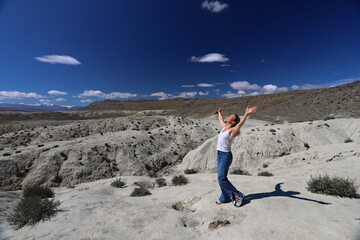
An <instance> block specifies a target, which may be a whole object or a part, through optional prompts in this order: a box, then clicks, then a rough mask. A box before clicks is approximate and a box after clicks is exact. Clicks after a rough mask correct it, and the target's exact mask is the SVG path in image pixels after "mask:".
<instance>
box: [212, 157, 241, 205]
mask: <svg viewBox="0 0 360 240" xmlns="http://www.w3.org/2000/svg"><path fill="white" fill-rule="evenodd" d="M217 152H218V155H217V165H218V174H217V179H218V182H219V185H220V189H221V196H220V198H219V200H220V201H221V202H231V201H234V200H235V196H234V193H235V194H236V195H238V196H243V193H242V192H240V191H239V190H237V189H236V188H235V187H234V186H233V185H232V184H231V182H230V181H229V179H228V178H227V175H228V171H229V167H230V165H231V163H232V159H233V156H232V153H231V152H222V151H219V150H218V151H217Z"/></svg>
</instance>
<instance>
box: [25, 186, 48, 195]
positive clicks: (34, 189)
mask: <svg viewBox="0 0 360 240" xmlns="http://www.w3.org/2000/svg"><path fill="white" fill-rule="evenodd" d="M23 196H24V197H25V198H27V197H40V198H51V197H54V191H53V190H52V189H51V188H49V187H43V186H29V187H25V188H24V190H23Z"/></svg>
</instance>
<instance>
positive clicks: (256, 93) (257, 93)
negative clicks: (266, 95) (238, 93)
mask: <svg viewBox="0 0 360 240" xmlns="http://www.w3.org/2000/svg"><path fill="white" fill-rule="evenodd" d="M259 94H260V93H259V92H257V91H255V92H252V93H249V94H248V95H250V96H255V95H259Z"/></svg>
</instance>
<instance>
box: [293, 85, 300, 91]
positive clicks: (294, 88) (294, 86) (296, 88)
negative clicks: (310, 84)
mask: <svg viewBox="0 0 360 240" xmlns="http://www.w3.org/2000/svg"><path fill="white" fill-rule="evenodd" d="M291 89H292V90H298V89H299V86H298V85H292V86H291Z"/></svg>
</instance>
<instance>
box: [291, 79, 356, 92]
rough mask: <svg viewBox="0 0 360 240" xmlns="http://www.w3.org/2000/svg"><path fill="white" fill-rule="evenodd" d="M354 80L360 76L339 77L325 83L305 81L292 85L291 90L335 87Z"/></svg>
mask: <svg viewBox="0 0 360 240" xmlns="http://www.w3.org/2000/svg"><path fill="white" fill-rule="evenodd" d="M356 80H360V77H358V78H344V79H339V80H336V81H333V82H330V83H325V84H310V83H305V84H303V85H300V86H299V85H292V86H291V89H292V90H306V89H316V88H329V87H336V86H339V85H343V84H347V83H352V82H354V81H356Z"/></svg>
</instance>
